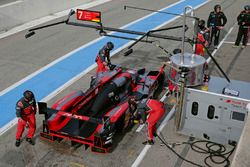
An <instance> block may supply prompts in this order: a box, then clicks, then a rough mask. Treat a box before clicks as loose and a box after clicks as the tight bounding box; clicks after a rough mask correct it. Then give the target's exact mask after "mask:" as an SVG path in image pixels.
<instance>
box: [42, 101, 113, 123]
mask: <svg viewBox="0 0 250 167" xmlns="http://www.w3.org/2000/svg"><path fill="white" fill-rule="evenodd" d="M38 109H39V114H44V116H45V120H48V119H49V118H50V117H51V115H52V114H58V115H61V116H64V117H71V118H74V119H78V120H82V121H87V122H92V123H97V124H104V125H105V124H106V122H108V121H109V120H110V119H109V117H106V116H104V117H103V119H100V118H94V117H88V116H84V115H78V114H73V113H70V112H67V111H61V110H55V109H52V108H48V107H47V103H45V102H38Z"/></svg>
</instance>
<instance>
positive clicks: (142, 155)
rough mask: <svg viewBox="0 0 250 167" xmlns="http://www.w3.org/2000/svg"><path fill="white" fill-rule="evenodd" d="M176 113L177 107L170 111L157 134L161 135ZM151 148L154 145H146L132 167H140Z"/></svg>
mask: <svg viewBox="0 0 250 167" xmlns="http://www.w3.org/2000/svg"><path fill="white" fill-rule="evenodd" d="M174 113H175V106H174V107H173V108H172V109H171V110H170V112H169V113H168V114H167V116H166V117H165V118H164V120H163V121H162V123H161V124H160V126H159V127H158V128H157V134H159V133H160V132H161V131H162V130H163V128H164V127H165V126H166V125H167V123H168V121H169V120H170V119H171V118H172V117H173V115H174ZM151 147H152V145H146V146H145V147H144V148H143V150H142V151H141V153H140V154H139V156H138V157H137V158H136V160H135V161H134V163H133V164H132V165H131V167H138V166H139V165H140V163H141V161H142V160H143V158H144V157H145V155H146V154H147V152H148V150H149V149H150V148H151Z"/></svg>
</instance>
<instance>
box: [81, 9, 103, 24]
mask: <svg viewBox="0 0 250 167" xmlns="http://www.w3.org/2000/svg"><path fill="white" fill-rule="evenodd" d="M76 18H77V20H82V21H91V22H97V23H100V22H101V12H98V11H90V10H82V9H77V10H76Z"/></svg>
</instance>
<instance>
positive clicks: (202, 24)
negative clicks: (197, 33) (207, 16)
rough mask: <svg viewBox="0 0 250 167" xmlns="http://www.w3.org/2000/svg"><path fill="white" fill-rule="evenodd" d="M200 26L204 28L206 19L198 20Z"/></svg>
mask: <svg viewBox="0 0 250 167" xmlns="http://www.w3.org/2000/svg"><path fill="white" fill-rule="evenodd" d="M198 27H199V28H200V29H203V28H204V27H205V20H199V22H198Z"/></svg>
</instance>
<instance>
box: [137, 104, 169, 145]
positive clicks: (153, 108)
mask: <svg viewBox="0 0 250 167" xmlns="http://www.w3.org/2000/svg"><path fill="white" fill-rule="evenodd" d="M132 100H135V99H132ZM137 103H138V102H137ZM133 104H135V103H133ZM164 113H165V107H164V103H163V102H160V101H158V100H154V99H143V100H142V101H141V102H140V103H138V104H137V111H136V112H135V117H137V119H140V123H146V125H147V140H146V141H145V142H143V144H147V143H148V144H150V145H153V144H154V140H153V139H154V136H156V135H157V134H156V130H157V128H156V124H157V122H158V121H159V120H160V119H161V118H162V116H163V115H164Z"/></svg>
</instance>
